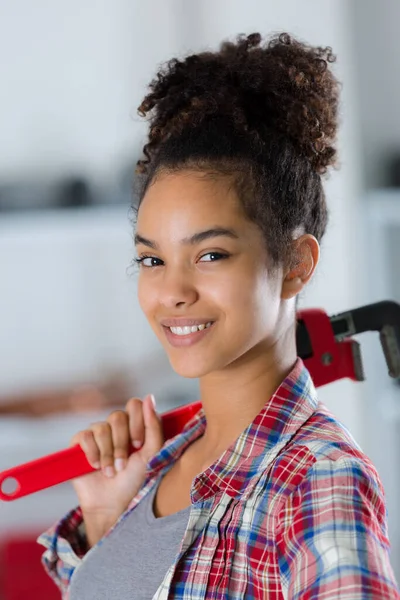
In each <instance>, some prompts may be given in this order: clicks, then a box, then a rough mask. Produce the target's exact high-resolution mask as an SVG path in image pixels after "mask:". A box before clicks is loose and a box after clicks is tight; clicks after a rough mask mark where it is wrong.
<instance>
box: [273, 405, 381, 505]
mask: <svg viewBox="0 0 400 600" xmlns="http://www.w3.org/2000/svg"><path fill="white" fill-rule="evenodd" d="M268 479H269V481H270V482H271V483H273V482H274V485H275V486H276V482H279V483H280V490H281V495H282V497H287V496H288V495H290V494H292V493H293V492H294V491H295V490H298V489H299V488H304V489H307V488H308V489H311V488H318V487H321V486H325V487H330V486H331V487H332V488H333V487H337V486H339V487H340V488H342V489H343V490H345V491H347V492H349V493H352V492H351V490H355V489H356V488H357V489H367V488H368V489H369V490H370V494H374V495H376V496H377V497H378V496H379V497H380V498H381V499H383V498H384V490H383V487H382V484H381V481H380V478H379V475H378V473H377V470H376V468H375V466H374V464H373V463H372V461H371V460H370V458H369V457H368V456H367V455H366V454H365V452H363V450H362V449H361V447H360V446H359V445H358V443H357V442H356V440H355V439H354V437H353V436H352V434H351V432H350V431H349V430H348V429H347V427H346V426H345V425H344V424H343V423H342V422H341V421H340V420H339V419H337V418H336V417H335V416H334V414H333V413H332V412H331V411H330V410H329V409H328V408H327V407H326V406H325V405H324V404H323V403H321V402H320V403H319V404H318V407H317V409H316V410H315V411H314V413H313V414H312V415H311V417H310V418H309V419H308V420H307V421H306V422H305V423H304V424H303V425H302V426H301V427H300V428H299V430H298V431H297V432H296V434H295V435H294V436H293V437H292V439H291V440H290V441H289V442H288V444H286V446H285V447H284V448H283V450H282V451H281V452H280V453H279V454H278V456H277V457H276V460H275V462H274V464H273V466H272V469H271V470H270V473H269V477H268ZM275 489H276V487H275Z"/></svg>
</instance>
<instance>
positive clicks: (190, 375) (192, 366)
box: [169, 356, 215, 379]
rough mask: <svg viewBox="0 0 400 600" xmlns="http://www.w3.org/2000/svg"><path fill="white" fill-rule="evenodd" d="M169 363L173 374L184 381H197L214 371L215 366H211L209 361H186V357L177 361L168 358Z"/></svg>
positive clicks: (173, 358)
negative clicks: (184, 379)
mask: <svg viewBox="0 0 400 600" xmlns="http://www.w3.org/2000/svg"><path fill="white" fill-rule="evenodd" d="M169 362H170V365H171V367H172V368H173V370H174V371H175V373H177V375H180V376H181V377H185V378H186V379H199V378H200V377H204V376H205V375H208V373H210V372H211V371H214V370H215V365H211V364H210V363H209V361H207V362H204V363H202V362H201V361H199V360H195V361H190V360H187V357H186V358H183V357H182V359H181V360H177V359H176V358H175V357H171V356H170V357H169Z"/></svg>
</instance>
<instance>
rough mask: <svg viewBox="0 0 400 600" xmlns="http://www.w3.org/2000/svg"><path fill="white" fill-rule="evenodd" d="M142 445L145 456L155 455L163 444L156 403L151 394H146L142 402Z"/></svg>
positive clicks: (160, 422)
mask: <svg viewBox="0 0 400 600" xmlns="http://www.w3.org/2000/svg"><path fill="white" fill-rule="evenodd" d="M143 419H144V445H143V448H142V449H143V450H144V451H145V453H146V455H147V456H149V457H150V456H153V455H154V454H156V453H157V452H158V451H159V450H160V449H161V448H162V446H163V444H164V432H163V428H162V421H161V417H160V415H159V414H158V413H157V408H156V401H155V398H154V396H153V394H148V395H147V396H146V397H145V399H144V400H143Z"/></svg>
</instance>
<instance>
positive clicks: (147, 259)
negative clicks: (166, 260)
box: [135, 256, 163, 267]
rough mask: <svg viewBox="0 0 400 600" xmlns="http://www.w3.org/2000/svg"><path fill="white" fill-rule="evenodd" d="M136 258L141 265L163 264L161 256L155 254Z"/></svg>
mask: <svg viewBox="0 0 400 600" xmlns="http://www.w3.org/2000/svg"><path fill="white" fill-rule="evenodd" d="M135 260H136V263H137V264H138V265H139V266H143V267H159V266H160V265H162V264H163V261H162V260H161V259H160V258H156V257H155V256H140V257H139V258H136V259H135Z"/></svg>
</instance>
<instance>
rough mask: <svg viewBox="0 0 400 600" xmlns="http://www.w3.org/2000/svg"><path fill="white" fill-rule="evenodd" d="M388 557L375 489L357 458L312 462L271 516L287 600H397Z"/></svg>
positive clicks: (374, 478)
mask: <svg viewBox="0 0 400 600" xmlns="http://www.w3.org/2000/svg"><path fill="white" fill-rule="evenodd" d="M372 469H373V467H372ZM389 550H390V545H389V539H388V532H387V519H386V506H385V499H384V492H383V488H382V485H381V483H380V480H379V477H378V475H377V473H376V471H374V470H370V469H369V467H368V466H367V465H366V464H364V463H363V462H362V461H359V460H358V459H356V458H352V457H345V458H341V459H339V460H337V461H333V460H320V461H316V462H315V463H314V465H313V466H312V467H310V469H309V470H308V472H307V475H306V476H305V478H304V479H303V480H302V481H301V483H300V484H299V485H298V486H297V487H296V488H295V490H294V491H293V492H292V493H291V494H290V496H289V497H288V498H287V500H286V501H285V504H284V506H283V508H282V509H281V511H280V513H279V515H278V535H277V553H278V560H279V568H280V571H281V581H282V586H283V591H284V595H285V598H287V599H290V600H314V599H315V600H316V599H319V600H320V599H322V598H323V599H324V600H336V599H339V598H340V600H369V599H375V600H376V599H377V598H379V599H380V600H400V593H399V590H398V587H397V585H396V581H395V577H394V574H393V571H392V567H391V564H390V560H389Z"/></svg>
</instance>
